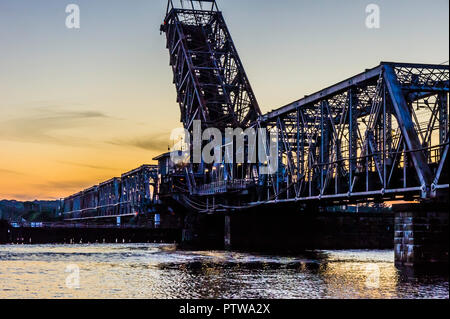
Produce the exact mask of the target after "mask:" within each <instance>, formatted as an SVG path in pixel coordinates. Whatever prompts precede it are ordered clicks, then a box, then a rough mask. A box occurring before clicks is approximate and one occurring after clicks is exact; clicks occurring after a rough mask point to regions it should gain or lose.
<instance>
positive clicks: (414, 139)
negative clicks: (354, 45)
mask: <svg viewBox="0 0 450 319" xmlns="http://www.w3.org/2000/svg"><path fill="white" fill-rule="evenodd" d="M383 67H384V78H385V81H386V84H387V87H388V89H389V93H390V96H391V99H392V104H393V106H394V109H395V113H396V117H397V121H398V123H399V125H400V128H401V130H402V133H403V136H404V138H405V141H406V144H407V147H408V151H409V152H410V156H411V158H412V160H413V162H414V167H415V169H416V172H417V176H418V178H419V181H420V183H421V186H422V197H423V198H426V197H428V194H429V190H430V186H431V183H432V179H433V175H432V173H431V169H430V167H429V165H428V162H427V158H426V156H425V154H424V153H423V152H422V151H421V149H422V145H421V143H420V139H419V137H418V135H417V131H416V129H415V127H414V123H413V121H412V117H411V116H412V115H411V111H410V109H409V107H408V104H407V101H406V99H405V96H404V94H403V92H402V88H401V86H400V83H399V82H398V79H397V76H396V74H395V70H394V68H393V67H392V66H391V65H388V64H385V65H384V66H383Z"/></svg>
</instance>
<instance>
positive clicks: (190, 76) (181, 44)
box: [161, 1, 261, 130]
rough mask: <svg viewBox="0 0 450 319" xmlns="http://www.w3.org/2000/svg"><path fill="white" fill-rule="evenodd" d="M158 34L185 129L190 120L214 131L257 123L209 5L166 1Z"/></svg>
mask: <svg viewBox="0 0 450 319" xmlns="http://www.w3.org/2000/svg"><path fill="white" fill-rule="evenodd" d="M161 31H163V32H164V33H165V34H166V37H167V48H168V50H169V52H170V65H171V66H172V69H173V75H174V83H175V86H176V90H177V94H178V97H177V100H178V103H179V105H180V110H181V121H182V122H183V124H184V126H185V128H186V129H188V130H191V129H192V124H193V121H194V120H200V121H202V124H203V128H207V127H215V128H219V129H223V128H225V127H232V128H236V127H242V128H243V127H247V126H248V125H249V124H250V123H252V122H254V121H256V120H257V118H258V116H259V115H260V114H261V112H260V109H259V106H258V103H257V101H256V98H255V95H254V94H253V90H252V88H251V86H250V82H249V80H248V78H247V75H246V74H245V71H244V68H243V66H242V62H241V60H240V58H239V55H238V53H237V50H236V47H235V46H234V43H233V40H232V38H231V35H230V32H229V31H228V28H227V25H226V24H225V20H224V18H223V16H222V13H221V12H220V11H219V10H218V7H217V4H216V2H215V1H181V6H180V7H177V6H175V5H174V3H173V2H172V1H169V5H168V10H167V15H166V18H165V20H164V24H163V25H162V26H161Z"/></svg>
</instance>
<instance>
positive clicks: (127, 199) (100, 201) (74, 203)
mask: <svg viewBox="0 0 450 319" xmlns="http://www.w3.org/2000/svg"><path fill="white" fill-rule="evenodd" d="M157 180H158V169H157V166H155V165H143V166H141V167H139V168H137V169H135V170H132V171H130V172H128V173H124V174H123V175H122V176H121V177H120V178H118V177H115V178H113V179H111V180H109V181H106V182H103V183H100V184H99V185H96V186H93V187H91V188H88V189H86V190H84V191H82V192H80V193H77V194H74V195H72V196H69V197H67V198H65V199H63V200H62V205H61V207H62V214H63V216H64V219H65V220H66V221H71V222H75V221H81V220H102V219H111V218H117V217H130V216H139V215H145V214H147V213H152V212H154V207H155V205H156V204H157V200H156V198H155V194H156V192H155V187H156V185H157Z"/></svg>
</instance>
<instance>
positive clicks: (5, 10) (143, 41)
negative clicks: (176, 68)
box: [0, 0, 449, 200]
mask: <svg viewBox="0 0 450 319" xmlns="http://www.w3.org/2000/svg"><path fill="white" fill-rule="evenodd" d="M69 3H76V4H78V5H79V6H80V9H81V29H79V30H74V29H71V30H70V29H67V28H66V26H65V19H66V15H67V14H66V13H65V8H66V5H67V4H69ZM369 3H376V4H378V5H379V6H380V8H381V28H380V29H367V28H366V26H365V18H366V13H365V8H366V6H367V5H368V4H369ZM166 5H167V1H166V0H132V1H129V0H67V1H65V0H39V1H36V0H0V199H17V200H30V199H56V198H61V197H64V196H66V195H69V194H71V193H75V192H78V191H79V190H82V189H84V188H86V187H89V186H91V185H94V184H98V183H99V182H101V181H104V180H107V179H109V178H111V177H114V176H120V175H121V174H122V173H123V172H126V171H128V170H131V169H133V168H135V167H138V166H140V165H142V164H149V163H152V158H153V157H155V156H156V155H158V154H159V153H162V152H165V151H167V147H168V145H169V144H170V143H171V142H170V140H169V136H170V132H171V130H172V129H173V128H176V127H179V126H180V125H181V124H180V123H179V119H180V115H179V108H178V105H177V104H176V92H175V88H174V85H173V84H172V77H173V76H172V73H171V69H170V67H169V64H168V62H169V58H168V52H167V50H166V47H165V38H164V35H160V33H159V26H160V24H161V22H162V21H163V18H164V14H165V9H166ZM219 7H220V8H221V10H223V12H224V16H225V19H226V21H227V23H228V27H229V29H230V31H231V34H232V36H233V39H234V41H235V44H236V46H237V48H238V51H239V54H240V57H241V59H242V61H243V63H244V66H245V69H246V72H247V74H248V76H249V79H250V82H251V83H252V86H253V89H254V91H255V94H256V96H257V99H258V101H259V104H260V106H261V108H262V110H263V112H267V111H270V110H272V109H275V108H278V107H280V106H282V105H284V104H287V103H289V102H292V101H293V100H297V99H299V98H301V97H303V96H304V95H305V94H310V93H313V92H315V91H318V90H320V89H321V88H323V87H326V86H329V85H332V84H334V83H336V82H338V81H340V80H343V79H345V78H347V77H350V76H352V75H354V74H356V73H359V72H362V71H363V70H364V69H366V68H371V67H374V66H376V65H378V64H379V62H380V61H398V62H417V63H437V64H439V63H442V62H444V61H447V60H448V59H449V58H448V57H449V31H448V30H449V14H448V12H449V2H448V0H432V1H423V0H396V1H392V0H383V1H375V0H367V1H363V0H345V1H336V0H278V1H265V0H222V1H220V0H219Z"/></svg>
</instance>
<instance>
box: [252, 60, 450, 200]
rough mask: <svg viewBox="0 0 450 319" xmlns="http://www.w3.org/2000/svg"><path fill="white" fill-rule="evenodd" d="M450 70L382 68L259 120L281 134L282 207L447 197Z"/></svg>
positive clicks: (406, 66) (392, 65)
mask: <svg viewBox="0 0 450 319" xmlns="http://www.w3.org/2000/svg"><path fill="white" fill-rule="evenodd" d="M448 93H449V67H448V66H447V65H423V64H405V63H381V65H380V66H378V67H376V68H374V69H371V70H367V71H366V72H364V73H362V74H359V75H357V76H355V77H353V78H350V79H348V80H346V81H343V82H341V83H339V84H336V85H334V86H332V87H330V88H327V89H325V90H323V91H321V92H318V93H316V94H314V95H311V96H308V97H305V98H304V99H302V100H299V101H297V102H294V103H292V104H290V105H288V106H285V107H283V108H281V109H279V110H276V111H273V112H271V113H268V114H266V115H264V116H262V117H261V118H260V121H261V123H264V125H266V126H267V127H268V128H277V129H278V131H279V132H280V133H279V141H280V142H279V145H280V152H279V161H280V163H281V166H280V169H279V172H278V174H277V176H276V178H275V179H273V180H275V183H276V187H274V190H280V189H283V190H284V191H283V192H282V193H279V194H278V193H276V192H273V194H272V195H273V196H274V199H273V200H270V202H275V201H286V200H288V201H289V200H296V201H301V200H303V201H308V200H318V199H323V200H330V201H335V202H336V203H343V202H346V201H351V200H352V199H355V200H356V199H362V200H364V201H371V200H375V199H376V198H378V199H380V200H383V199H385V200H386V199H395V198H396V197H399V196H402V197H409V196H411V197H414V196H419V197H421V198H422V199H426V198H434V197H436V196H437V195H438V192H439V190H444V189H446V190H447V192H448V186H449V185H448V158H447V154H448V147H449V137H448V131H449V123H448Z"/></svg>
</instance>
